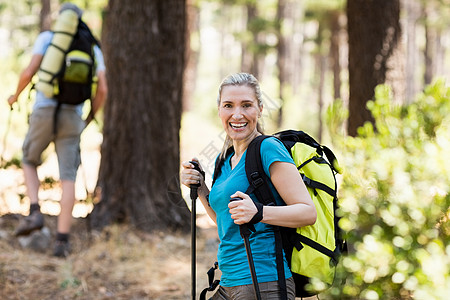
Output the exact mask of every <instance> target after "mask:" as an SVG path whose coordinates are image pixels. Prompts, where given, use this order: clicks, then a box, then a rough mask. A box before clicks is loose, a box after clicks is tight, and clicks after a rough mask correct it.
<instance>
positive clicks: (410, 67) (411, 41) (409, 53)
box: [402, 0, 420, 102]
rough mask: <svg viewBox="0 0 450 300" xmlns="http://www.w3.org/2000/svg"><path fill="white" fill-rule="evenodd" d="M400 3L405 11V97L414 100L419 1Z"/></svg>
mask: <svg viewBox="0 0 450 300" xmlns="http://www.w3.org/2000/svg"><path fill="white" fill-rule="evenodd" d="M402 5H403V7H404V10H405V12H406V21H405V22H406V25H405V29H406V66H405V75H406V90H405V98H406V101H407V102H412V101H413V100H414V95H415V94H416V92H417V88H416V87H417V84H416V76H415V75H416V69H417V62H416V57H417V46H416V31H417V29H416V23H417V21H418V19H419V12H420V3H418V2H416V1H408V0H402Z"/></svg>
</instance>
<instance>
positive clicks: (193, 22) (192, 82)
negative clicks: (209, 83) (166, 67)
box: [183, 0, 200, 111]
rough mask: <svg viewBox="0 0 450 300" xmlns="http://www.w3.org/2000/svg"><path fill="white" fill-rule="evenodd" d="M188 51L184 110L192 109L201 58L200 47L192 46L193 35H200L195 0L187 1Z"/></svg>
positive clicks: (197, 8) (186, 53) (184, 85)
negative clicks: (191, 38)
mask: <svg viewBox="0 0 450 300" xmlns="http://www.w3.org/2000/svg"><path fill="white" fill-rule="evenodd" d="M186 25H187V26H186V47H185V48H186V49H185V51H186V52H185V55H186V56H185V61H186V66H185V70H184V80H183V110H184V111H186V110H189V109H190V107H191V100H192V96H193V94H194V91H195V87H196V78H197V65H198V58H199V56H200V47H198V46H199V45H191V42H190V37H191V34H192V33H197V34H198V33H199V7H198V5H197V4H196V3H195V2H194V1H193V0H187V10H186Z"/></svg>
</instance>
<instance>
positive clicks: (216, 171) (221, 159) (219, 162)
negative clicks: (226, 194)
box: [211, 146, 234, 188]
mask: <svg viewBox="0 0 450 300" xmlns="http://www.w3.org/2000/svg"><path fill="white" fill-rule="evenodd" d="M233 151H234V148H233V146H231V147H230V148H228V149H227V151H226V153H225V157H221V156H220V155H219V156H218V157H217V159H216V163H215V165H214V173H213V180H212V184H211V188H212V186H213V185H214V183H215V182H216V180H217V178H218V177H219V175H220V173H221V172H222V166H223V164H224V163H225V158H226V157H227V156H228V155H230V154H231V153H232V152H233Z"/></svg>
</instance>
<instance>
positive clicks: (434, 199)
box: [329, 81, 450, 299]
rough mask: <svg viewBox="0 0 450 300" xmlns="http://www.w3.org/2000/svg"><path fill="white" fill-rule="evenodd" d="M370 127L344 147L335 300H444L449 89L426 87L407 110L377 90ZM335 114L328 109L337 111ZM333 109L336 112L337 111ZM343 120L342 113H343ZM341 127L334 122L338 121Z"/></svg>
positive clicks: (449, 278)
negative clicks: (342, 235)
mask: <svg viewBox="0 0 450 300" xmlns="http://www.w3.org/2000/svg"><path fill="white" fill-rule="evenodd" d="M375 98H376V100H375V101H372V102H369V104H368V107H369V109H370V110H371V112H372V114H373V116H374V118H375V128H374V127H373V126H372V124H370V123H367V124H366V125H365V126H364V127H361V128H360V130H359V135H358V136H357V137H355V138H352V137H346V138H342V140H339V141H336V140H335V142H336V143H335V144H336V145H335V147H339V144H340V146H342V149H340V151H342V153H343V157H342V158H341V161H342V162H343V163H342V165H343V166H345V168H346V171H345V174H344V176H343V181H342V185H341V187H340V192H341V193H340V198H341V212H342V216H343V218H342V220H341V225H342V227H343V229H344V230H345V231H346V232H347V234H348V237H347V238H348V242H349V244H350V253H349V255H348V256H347V257H344V258H343V259H342V260H341V269H340V272H339V274H338V278H336V281H337V282H339V281H341V280H342V281H343V284H341V285H339V284H336V286H335V287H334V288H332V289H331V290H330V291H329V293H330V294H332V295H334V296H335V298H336V299H355V298H356V299H359V298H361V299H445V298H446V296H448V295H450V221H449V217H450V210H449V208H450V194H449V190H450V161H449V155H448V153H449V152H448V151H449V149H450V88H448V87H446V86H445V82H444V81H437V82H435V83H434V84H433V85H431V86H429V87H427V88H426V89H425V91H424V92H423V94H421V95H419V96H418V98H417V101H415V102H414V103H413V104H410V105H408V106H398V105H395V104H393V103H394V102H393V99H392V94H391V92H390V89H389V88H388V87H387V86H379V87H377V89H376V96H375ZM332 111H333V109H330V112H332ZM334 111H336V109H334ZM344 115H345V114H344ZM333 122H334V124H336V120H334V121H333Z"/></svg>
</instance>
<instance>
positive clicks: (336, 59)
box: [330, 11, 342, 100]
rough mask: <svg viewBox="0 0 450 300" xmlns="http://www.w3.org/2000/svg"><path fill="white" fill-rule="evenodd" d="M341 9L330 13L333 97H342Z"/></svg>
mask: <svg viewBox="0 0 450 300" xmlns="http://www.w3.org/2000/svg"><path fill="white" fill-rule="evenodd" d="M340 17H341V12H340V11H333V12H331V14H330V31H331V38H330V67H331V70H332V72H333V99H335V100H336V99H340V98H341V85H342V82H341V69H342V68H341V64H340V57H341V53H340V44H341V25H340V20H339V19H340Z"/></svg>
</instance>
